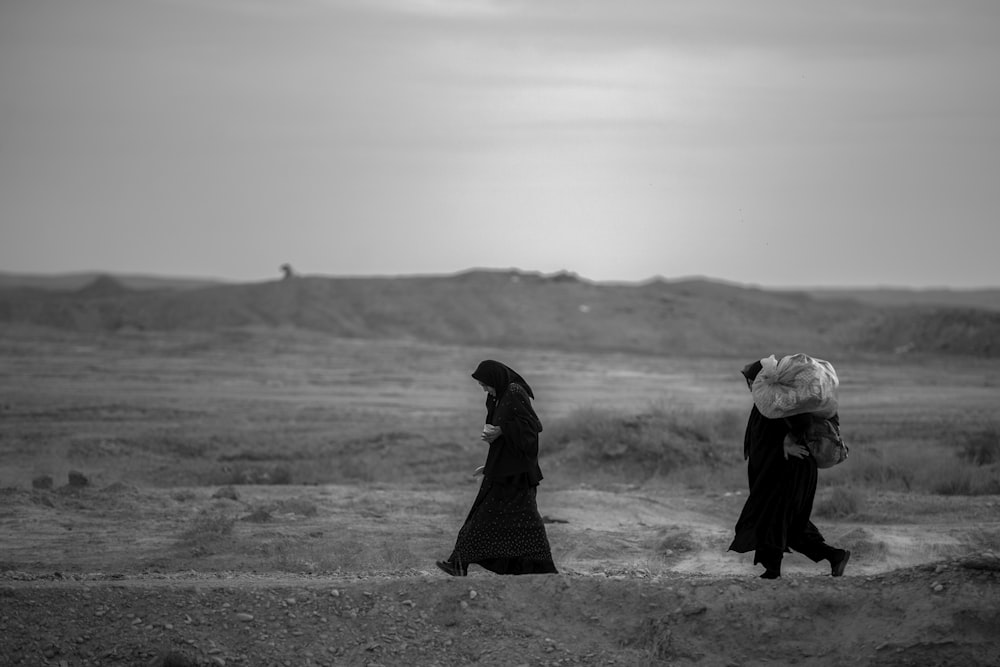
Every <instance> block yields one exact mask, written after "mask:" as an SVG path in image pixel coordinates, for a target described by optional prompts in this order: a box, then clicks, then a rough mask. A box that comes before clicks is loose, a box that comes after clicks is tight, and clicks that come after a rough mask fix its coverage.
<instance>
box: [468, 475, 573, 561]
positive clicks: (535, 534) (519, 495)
mask: <svg viewBox="0 0 1000 667" xmlns="http://www.w3.org/2000/svg"><path fill="white" fill-rule="evenodd" d="M537 490H538V487H537V486H526V485H522V484H503V483H500V482H496V481H493V480H490V479H484V480H483V483H482V486H480V487H479V494H478V495H477V496H476V500H475V502H473V503H472V509H471V510H469V516H468V517H467V518H466V519H465V524H463V526H462V528H461V530H459V531H458V539H457V540H456V541H455V549H454V551H452V554H451V557H450V558H449V559H448V560H449V562H451V563H452V564H453V565H456V566H458V567H460V568H462V569H463V570H464V569H465V568H467V567H468V566H469V565H470V564H476V565H479V566H481V567H484V568H486V569H487V570H490V571H491V572H495V573H497V574H555V573H556V572H557V570H556V566H555V563H553V562H552V550H551V549H550V548H549V538H548V536H547V535H546V534H545V524H544V523H542V517H541V515H540V514H539V513H538V505H537V504H536V502H535V496H536V492H537Z"/></svg>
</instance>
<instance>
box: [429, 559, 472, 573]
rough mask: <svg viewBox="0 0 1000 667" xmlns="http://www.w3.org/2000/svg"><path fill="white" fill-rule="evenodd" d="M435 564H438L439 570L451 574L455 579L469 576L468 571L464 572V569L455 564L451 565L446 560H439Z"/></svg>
mask: <svg viewBox="0 0 1000 667" xmlns="http://www.w3.org/2000/svg"><path fill="white" fill-rule="evenodd" d="M435 562H436V563H437V566H438V567H439V568H441V569H442V570H444V571H445V572H447V573H448V574H450V575H451V576H453V577H464V576H466V574H467V572H466V570H464V569H463V568H460V567H459V566H457V565H455V564H454V563H449V562H448V561H446V560H439V561H435Z"/></svg>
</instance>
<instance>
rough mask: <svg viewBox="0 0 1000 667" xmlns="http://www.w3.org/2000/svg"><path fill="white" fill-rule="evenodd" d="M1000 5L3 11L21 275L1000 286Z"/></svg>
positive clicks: (200, 5)
mask: <svg viewBox="0 0 1000 667" xmlns="http://www.w3.org/2000/svg"><path fill="white" fill-rule="evenodd" d="M998 35H1000V4H998V3H995V2H992V0H957V1H956V2H947V3H942V2H937V1H936V0H935V1H932V0H886V1H881V2H877V3H873V2H865V1H863V0H846V1H845V2H836V3H805V2H800V1H796V0H781V1H778V0H768V1H765V2H754V3H747V2H742V1H741V0H699V1H698V2H662V1H660V0H616V1H615V2H607V1H599V0H505V1H501V0H493V1H490V0H419V1H417V0H89V1H88V2H80V1H79V0H31V1H30V2H17V1H14V0H10V1H7V0H0V271H24V272H46V273H49V272H69V271H78V270H106V271H114V272H128V273H144V274H154V275H174V276H196V277H217V278H223V279H229V280H259V279H269V278H276V277H277V276H278V275H279V270H278V267H279V266H280V265H281V264H283V263H285V262H288V263H290V264H291V265H292V266H294V267H295V269H296V270H297V271H298V272H300V273H305V274H323V275H370V274H378V275H397V274H421V273H435V274H444V273H452V272H456V271H461V270H465V269H468V268H472V267H489V268H510V267H517V268H521V269H524V270H533V271H543V272H554V271H559V270H569V271H574V272H576V273H578V274H580V275H581V276H583V277H586V278H590V279H593V280H601V281H604V280H621V281H640V280H645V279H648V278H651V277H653V276H657V275H660V276H665V277H667V278H675V277H682V276H690V275H703V276H708V277H712V278H719V279H725V280H731V281H735V282H740V283H746V284H757V285H763V286H776V287H778V286H780V287H787V286H821V285H827V286H853V285H865V286H875V285H897V286H911V287H926V286H949V287H976V286H1000V261H997V259H996V253H997V250H996V249H997V248H998V247H1000V219H998V218H1000V215H998V213H1000V187H998V176H1000V83H998V82H1000V78H998V77H997V76H996V69H997V66H998V64H1000V39H997V36H998Z"/></svg>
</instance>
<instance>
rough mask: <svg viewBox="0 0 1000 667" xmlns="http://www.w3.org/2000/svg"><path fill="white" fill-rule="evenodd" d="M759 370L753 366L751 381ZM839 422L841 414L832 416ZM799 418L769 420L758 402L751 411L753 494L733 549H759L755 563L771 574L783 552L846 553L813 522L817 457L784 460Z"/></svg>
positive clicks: (816, 557)
mask: <svg viewBox="0 0 1000 667" xmlns="http://www.w3.org/2000/svg"><path fill="white" fill-rule="evenodd" d="M757 370H759V368H753V367H752V366H751V367H748V368H747V369H746V370H745V371H744V374H747V380H748V383H749V382H750V381H752V379H753V377H752V375H756V371H757ZM830 421H831V422H833V423H834V424H835V425H836V424H837V423H838V418H837V416H836V415H834V416H833V417H832V418H831V419H830ZM797 427H798V421H797V420H796V418H794V417H793V418H790V419H789V420H787V421H786V420H784V419H768V418H767V417H765V416H764V415H762V414H761V413H760V411H759V410H758V409H757V407H756V406H754V407H753V408H752V409H751V411H750V418H749V420H748V421H747V428H746V433H745V435H744V454H745V456H746V457H747V459H748V465H747V476H748V479H749V482H750V495H749V497H748V498H747V501H746V504H744V506H743V511H742V512H741V513H740V518H739V520H738V521H737V522H736V536H735V538H734V539H733V542H732V544H730V545H729V550H730V551H736V552H738V553H746V552H748V551H755V552H756V553H755V555H754V564H757V563H761V564H763V565H764V567H765V568H766V569H767V570H768V571H769V572H772V573H777V572H779V571H780V568H781V559H782V555H783V554H784V553H785V552H787V551H790V550H794V551H797V552H799V553H801V554H803V555H804V556H806V557H807V558H809V559H811V560H812V561H814V562H819V561H821V560H824V559H837V558H838V557H839V556H840V554H842V553H843V552H842V551H841V550H839V549H835V548H833V547H831V546H829V545H827V544H826V542H825V541H824V539H823V535H822V534H820V532H819V529H817V528H816V526H815V525H813V523H812V521H811V520H810V515H811V514H812V506H813V500H814V498H815V496H816V481H817V469H816V461H815V460H814V459H813V458H812V457H811V456H806V457H803V458H795V457H788V458H787V459H786V458H785V454H784V449H783V442H784V440H785V436H786V435H787V434H788V432H789V431H790V430H791V428H797Z"/></svg>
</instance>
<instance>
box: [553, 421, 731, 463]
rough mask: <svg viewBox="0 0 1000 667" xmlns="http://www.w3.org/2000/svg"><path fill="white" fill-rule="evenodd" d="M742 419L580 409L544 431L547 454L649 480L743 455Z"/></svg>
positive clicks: (729, 460)
mask: <svg viewBox="0 0 1000 667" xmlns="http://www.w3.org/2000/svg"><path fill="white" fill-rule="evenodd" d="M742 420H743V417H742V415H739V414H737V413H736V412H734V411H726V410H718V411H712V412H708V411H696V410H690V409H678V410H667V409H663V408H655V409H651V410H649V411H647V412H644V413H641V414H625V413H621V412H616V411H613V410H598V409H589V410H586V409H581V410H577V411H576V412H575V413H573V414H572V415H571V416H570V417H569V418H567V419H564V420H561V421H559V422H557V423H556V424H554V425H553V426H552V427H550V428H549V429H548V430H547V431H546V434H547V436H548V437H547V439H546V445H545V446H546V452H547V453H552V452H560V453H562V455H563V458H564V459H570V460H577V461H579V462H581V463H584V464H587V465H588V466H589V467H590V468H591V469H594V470H600V471H604V472H607V471H617V472H619V473H622V474H624V475H625V476H637V477H640V478H643V479H648V478H650V477H655V476H663V475H666V474H668V473H670V472H671V471H676V470H681V469H687V468H691V467H695V466H703V467H707V468H713V469H714V468H720V467H722V466H723V465H725V464H728V463H733V462H735V461H736V460H738V459H739V458H742V457H741V456H740V455H741V454H742V446H741V443H742V431H743V423H742Z"/></svg>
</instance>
